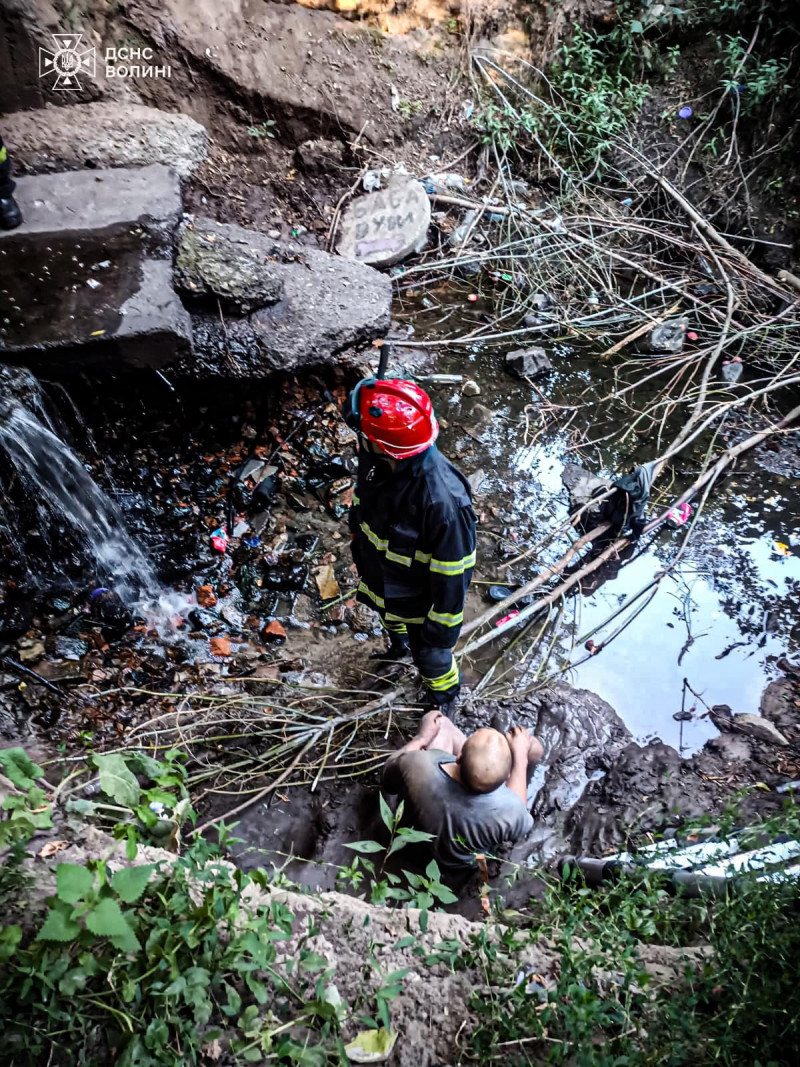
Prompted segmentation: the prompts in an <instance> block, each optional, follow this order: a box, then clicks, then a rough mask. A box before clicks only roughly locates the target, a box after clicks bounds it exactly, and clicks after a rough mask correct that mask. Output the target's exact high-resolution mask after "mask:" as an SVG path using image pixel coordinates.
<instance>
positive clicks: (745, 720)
mask: <svg viewBox="0 0 800 1067" xmlns="http://www.w3.org/2000/svg"><path fill="white" fill-rule="evenodd" d="M731 724H732V726H733V728H734V729H735V730H739V731H740V732H741V733H743V734H747V736H748V737H754V738H755V739H756V740H757V741H766V742H767V744H770V745H780V746H781V748H785V747H786V746H787V745H788V744H789V742H788V740H787V739H786V738H785V737H784V736H783V734H782V733H781V732H780V730H779V729H778V728H777V726H773V725H772V723H771V722H770V721H769V719H764V718H762V716H761V715H734V716H733V718H732V719H731Z"/></svg>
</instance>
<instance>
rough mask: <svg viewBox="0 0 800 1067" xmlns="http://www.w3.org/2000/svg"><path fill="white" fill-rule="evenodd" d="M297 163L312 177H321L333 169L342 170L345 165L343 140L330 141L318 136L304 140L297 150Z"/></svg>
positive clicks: (334, 170)
mask: <svg viewBox="0 0 800 1067" xmlns="http://www.w3.org/2000/svg"><path fill="white" fill-rule="evenodd" d="M295 158H296V160H297V165H298V166H299V167H300V169H301V170H302V171H303V172H304V173H305V174H308V175H310V176H312V177H319V175H321V174H326V173H328V172H331V171H333V172H334V175H335V173H336V171H341V170H343V169H344V166H345V158H344V145H343V144H342V142H341V141H329V140H326V139H325V138H323V137H317V138H314V139H313V140H310V141H303V143H302V144H301V145H299V146H298V147H297V149H296V150H295Z"/></svg>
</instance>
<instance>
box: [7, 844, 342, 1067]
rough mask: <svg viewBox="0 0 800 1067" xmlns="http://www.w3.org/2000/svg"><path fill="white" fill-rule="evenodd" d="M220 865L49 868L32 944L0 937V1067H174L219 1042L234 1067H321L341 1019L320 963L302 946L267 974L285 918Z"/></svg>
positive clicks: (259, 880)
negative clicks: (253, 899) (50, 881)
mask: <svg viewBox="0 0 800 1067" xmlns="http://www.w3.org/2000/svg"><path fill="white" fill-rule="evenodd" d="M220 859H221V856H220V852H219V849H218V848H216V847H213V846H210V845H208V844H206V843H205V842H204V841H197V842H196V843H194V844H193V845H192V846H191V848H190V849H189V850H188V851H187V852H186V854H185V855H184V856H182V857H180V858H177V859H176V860H175V862H174V864H168V865H165V866H164V867H156V866H154V865H152V864H150V865H147V866H139V867H128V868H122V869H120V870H117V871H115V872H114V873H111V871H110V869H109V867H108V864H107V862H106V861H105V860H97V861H91V862H89V863H87V864H86V865H85V866H79V865H76V864H67V863H64V864H60V865H59V866H58V868H57V870H56V892H55V895H54V896H53V897H52V898H51V899H50V901H49V909H48V912H47V914H46V916H45V918H44V921H43V922H42V923H41V925H40V927H39V929H38V931H37V932H36V934H35V936H33V937H28V936H26V935H25V934H24V933H23V931H22V929H21V928H20V927H19V926H16V925H13V926H7V927H5V928H4V929H2V931H0V962H2V964H3V966H2V968H0V1019H2V1020H3V1023H4V1053H5V1054H6V1055H8V1056H10V1060H11V1062H13V1063H15V1064H18V1065H20V1067H24V1065H28V1064H30V1065H31V1067H32V1065H34V1064H39V1063H42V1062H49V1063H53V1064H73V1063H81V1064H85V1065H89V1067H94V1065H95V1064H96V1065H98V1067H99V1065H100V1064H105V1063H108V1062H115V1063H117V1064H119V1065H120V1067H161V1065H165V1067H166V1065H169V1067H177V1065H178V1064H187V1063H195V1062H197V1061H198V1060H199V1059H200V1057H201V1055H203V1054H204V1053H205V1052H208V1050H211V1052H210V1053H209V1054H210V1055H211V1057H212V1059H213V1058H214V1055H215V1054H216V1055H218V1053H214V1049H215V1048H216V1047H217V1046H215V1042H218V1040H219V1038H220V1036H221V1035H222V1034H223V1032H225V1033H226V1034H227V1039H228V1041H229V1044H230V1049H231V1052H232V1054H233V1055H234V1059H235V1060H237V1061H242V1062H250V1061H258V1062H260V1061H261V1060H263V1059H264V1058H265V1057H266V1058H267V1059H269V1060H271V1061H272V1062H276V1063H294V1064H308V1065H322V1064H324V1063H326V1062H327V1059H328V1055H329V1053H335V1052H336V1050H337V1049H338V1048H339V1047H340V1042H339V1038H338V1036H337V1035H338V1031H339V1027H340V1024H341V1020H342V1018H343V1016H344V1014H345V1007H344V1006H343V1005H342V1004H341V1002H338V1003H337V1000H336V996H335V995H334V994H333V993H331V991H330V989H329V983H328V980H327V976H328V969H327V968H328V965H327V962H326V961H325V960H324V959H322V958H321V957H320V956H319V955H317V954H315V953H313V952H312V951H310V950H309V949H308V948H306V947H305V946H304V944H303V941H301V943H300V948H299V950H298V952H297V954H296V956H295V957H294V958H293V959H292V960H291V961H290V964H289V965H285V966H279V965H278V963H277V956H276V944H277V943H278V942H280V941H281V940H284V939H286V938H288V937H289V936H290V935H291V933H292V928H293V921H294V917H293V915H292V913H291V912H290V911H289V910H288V909H287V908H285V907H284V906H283V905H282V904H280V903H279V902H277V901H273V902H272V903H271V904H270V905H269V907H264V906H262V907H261V908H258V909H256V908H253V907H251V906H248V904H247V903H246V901H245V899H244V893H245V890H247V889H248V888H249V887H251V886H254V885H263V884H265V879H264V877H263V875H260V874H257V873H254V874H244V873H242V872H240V871H236V870H233V869H232V868H231V867H230V866H229V865H228V864H225V863H221V862H220ZM313 933H314V931H313V930H311V931H309V935H308V936H311V935H312V934H313Z"/></svg>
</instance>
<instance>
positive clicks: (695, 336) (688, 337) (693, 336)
mask: <svg viewBox="0 0 800 1067" xmlns="http://www.w3.org/2000/svg"><path fill="white" fill-rule="evenodd" d="M686 340H687V341H699V340H700V335H699V334H697V333H695V332H694V330H689V331H687V334H686Z"/></svg>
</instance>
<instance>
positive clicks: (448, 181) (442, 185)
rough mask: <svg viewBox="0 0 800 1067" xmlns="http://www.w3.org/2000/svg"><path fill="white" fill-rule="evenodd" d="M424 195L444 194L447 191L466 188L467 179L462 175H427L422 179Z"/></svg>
mask: <svg viewBox="0 0 800 1067" xmlns="http://www.w3.org/2000/svg"><path fill="white" fill-rule="evenodd" d="M422 184H423V185H424V186H425V192H426V193H444V192H447V190H448V189H461V190H462V191H463V190H464V189H466V188H467V179H466V178H465V177H464V175H463V174H453V173H448V174H428V175H426V177H424V178H423V179H422Z"/></svg>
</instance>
